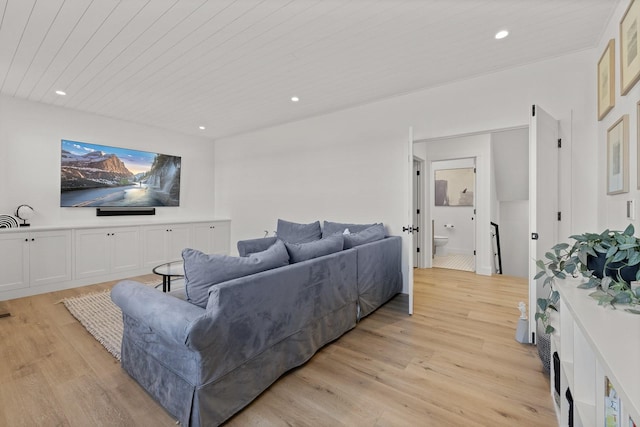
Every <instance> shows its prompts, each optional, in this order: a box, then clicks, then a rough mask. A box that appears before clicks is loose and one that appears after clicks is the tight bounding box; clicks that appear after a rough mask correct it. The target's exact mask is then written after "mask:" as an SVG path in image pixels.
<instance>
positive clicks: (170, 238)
mask: <svg viewBox="0 0 640 427" xmlns="http://www.w3.org/2000/svg"><path fill="white" fill-rule="evenodd" d="M192 230H193V226H192V225H191V224H164V225H149V226H144V227H142V234H143V236H142V246H143V256H142V259H143V264H144V266H145V267H155V266H157V265H159V264H162V263H165V262H169V261H175V260H179V259H182V250H183V249H184V248H188V247H190V245H191V234H192Z"/></svg>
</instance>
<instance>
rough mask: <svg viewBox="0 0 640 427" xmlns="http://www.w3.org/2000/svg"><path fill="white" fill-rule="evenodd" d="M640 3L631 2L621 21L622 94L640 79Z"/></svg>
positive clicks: (634, 0)
mask: <svg viewBox="0 0 640 427" xmlns="http://www.w3.org/2000/svg"><path fill="white" fill-rule="evenodd" d="M639 33H640V1H636V0H631V2H630V3H629V7H627V10H626V11H625V12H624V15H622V20H621V21H620V93H621V94H622V95H626V94H627V92H629V91H630V90H631V88H632V87H633V86H634V85H635V84H636V82H637V81H638V79H640V40H638V39H639V38H640V37H639Z"/></svg>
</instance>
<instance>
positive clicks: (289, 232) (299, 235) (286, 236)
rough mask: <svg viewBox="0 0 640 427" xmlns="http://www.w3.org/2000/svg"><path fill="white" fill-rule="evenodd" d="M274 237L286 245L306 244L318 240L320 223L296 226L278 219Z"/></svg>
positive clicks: (320, 234)
mask: <svg viewBox="0 0 640 427" xmlns="http://www.w3.org/2000/svg"><path fill="white" fill-rule="evenodd" d="M276 235H277V236H278V239H281V240H284V241H285V242H287V243H306V242H313V241H314V240H320V238H321V237H322V230H321V229H320V221H316V222H312V223H311V224H298V223H295V222H290V221H285V220H283V219H279V220H278V228H277V231H276Z"/></svg>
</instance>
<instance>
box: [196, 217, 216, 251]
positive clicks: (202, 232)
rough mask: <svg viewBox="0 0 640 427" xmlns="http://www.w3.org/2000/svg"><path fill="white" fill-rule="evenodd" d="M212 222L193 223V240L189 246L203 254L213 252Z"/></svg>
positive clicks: (213, 229)
mask: <svg viewBox="0 0 640 427" xmlns="http://www.w3.org/2000/svg"><path fill="white" fill-rule="evenodd" d="M214 227H215V226H214V224H213V223H209V222H202V223H197V224H193V241H192V242H191V247H192V248H193V249H197V250H199V251H201V252H204V253H205V254H210V253H213V235H214V231H215V228H214Z"/></svg>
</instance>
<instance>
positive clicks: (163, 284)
mask: <svg viewBox="0 0 640 427" xmlns="http://www.w3.org/2000/svg"><path fill="white" fill-rule="evenodd" d="M162 292H167V276H162Z"/></svg>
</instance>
